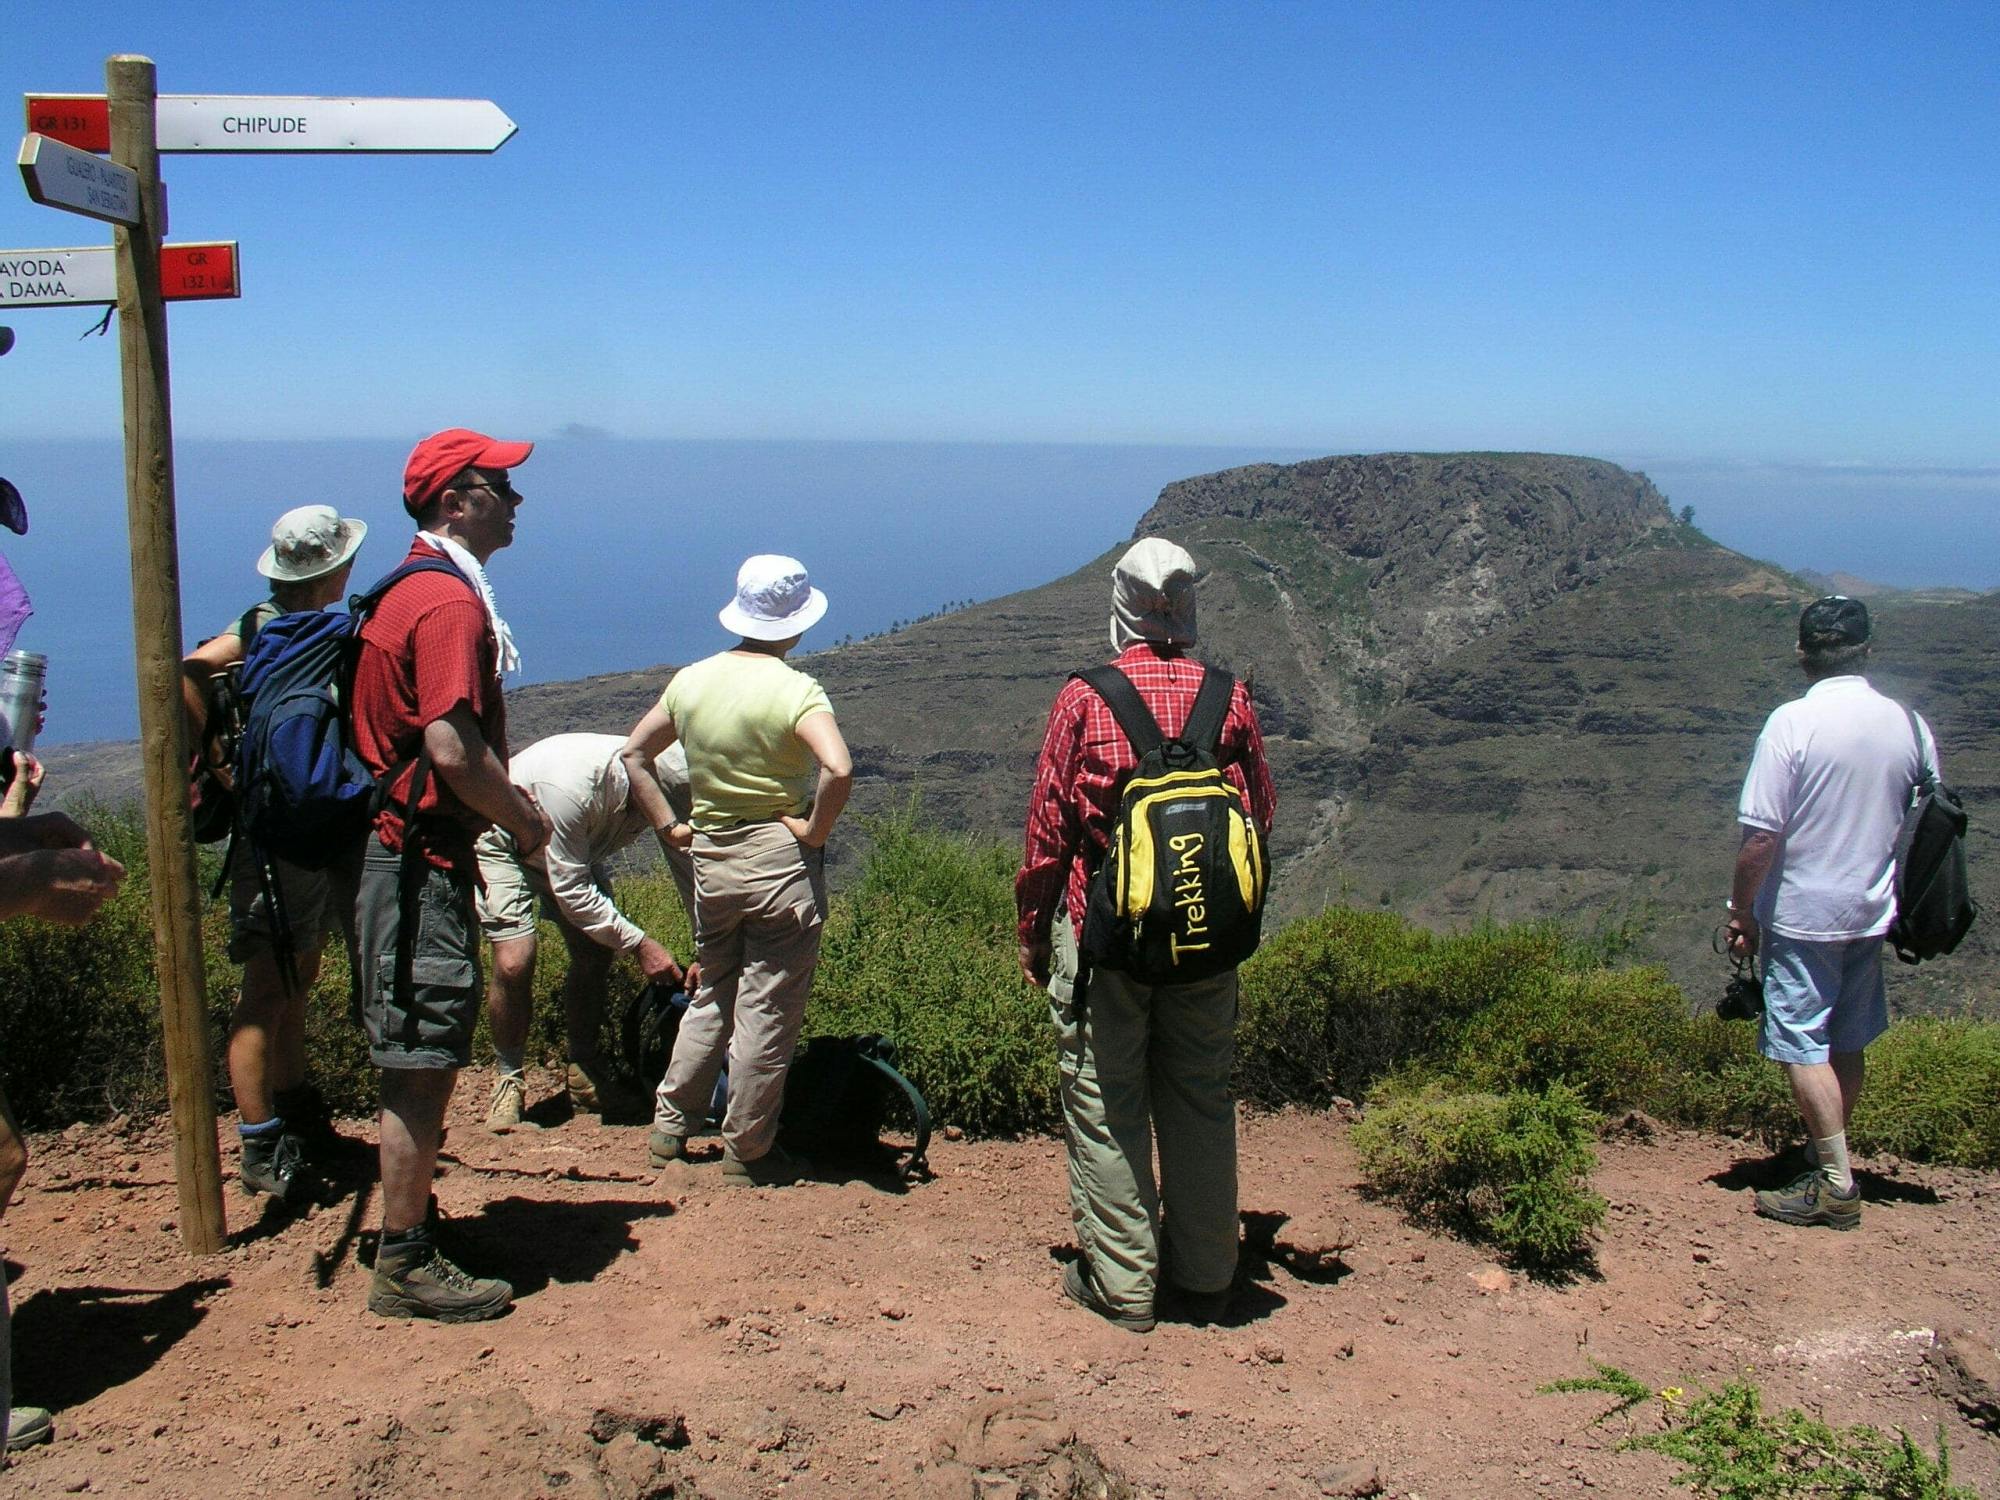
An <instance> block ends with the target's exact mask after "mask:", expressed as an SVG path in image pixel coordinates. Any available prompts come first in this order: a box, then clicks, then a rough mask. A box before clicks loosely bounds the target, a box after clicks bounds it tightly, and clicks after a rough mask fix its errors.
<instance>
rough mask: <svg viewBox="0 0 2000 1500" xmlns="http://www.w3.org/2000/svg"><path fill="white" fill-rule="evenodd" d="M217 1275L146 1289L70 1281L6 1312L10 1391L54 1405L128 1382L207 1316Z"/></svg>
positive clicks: (223, 1281) (218, 1284)
mask: <svg viewBox="0 0 2000 1500" xmlns="http://www.w3.org/2000/svg"><path fill="white" fill-rule="evenodd" d="M229 1285H230V1282H229V1279H228V1278H227V1277H222V1276H211V1277H204V1278H202V1279H201V1280H198V1281H184V1282H182V1283H181V1284H180V1285H179V1286H174V1287H168V1288H166V1289H165V1290H157V1289H154V1288H149V1287H110V1286H72V1287H55V1288H51V1289H50V1290H48V1291H41V1292H36V1293H35V1295H34V1296H32V1297H30V1298H28V1300H27V1301H25V1302H23V1303H22V1304H21V1305H20V1306H19V1307H17V1308H16V1309H14V1394H15V1395H16V1396H17V1397H19V1398H20V1399H21V1400H23V1401H27V1402H32V1403H33V1404H34V1405H36V1406H46V1407H50V1408H52V1409H54V1410H58V1411H60V1410H63V1409H65V1408H67V1407H72V1406H81V1405H82V1404H83V1403H84V1402H86V1401H89V1400H91V1399H92V1398H93V1397H96V1396H99V1395H102V1394H103V1393H104V1392H105V1391H108V1390H110V1389H111V1388H112V1387H113V1386H119V1385H124V1384H126V1383H127V1382H128V1381H132V1380H136V1379H138V1378H139V1377H140V1376H141V1375H143V1374H145V1373H146V1371H147V1370H149V1369H151V1368H152V1367H153V1364H154V1363H155V1362H156V1361H157V1360H158V1359H159V1358H160V1356H161V1355H163V1354H165V1353H166V1352H167V1351H168V1350H169V1349H171V1348H173V1346H174V1345H175V1344H177V1343H179V1342H180V1341H181V1340H182V1339H183V1338H185V1337H186V1336H187V1334H188V1333H189V1331H190V1330H192V1329H193V1328H194V1326H195V1325H196V1324H197V1323H199V1322H200V1321H201V1320H202V1319H203V1318H204V1317H206V1316H207V1313H208V1309H207V1308H206V1307H205V1306H203V1303H204V1302H205V1300H206V1299H207V1298H209V1297H211V1296H213V1295H214V1294H215V1293H217V1292H219V1291H221V1290H222V1289H223V1288H225V1287H227V1286H229Z"/></svg>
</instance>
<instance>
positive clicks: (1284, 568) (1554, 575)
mask: <svg viewBox="0 0 2000 1500" xmlns="http://www.w3.org/2000/svg"><path fill="white" fill-rule="evenodd" d="M1136 534H1138V535H1141V536H1145V535H1166V536H1171V537H1173V538H1174V539H1175V540H1178V541H1181V542H1183V543H1185V544H1187V545H1188V546H1190V547H1191V548H1193V550H1194V553H1195V556H1196V557H1198V558H1200V559H1201V560H1202V562H1203V564H1204V566H1207V567H1210V568H1212V569H1216V570H1218V571H1219V572H1220V573H1223V574H1228V573H1231V572H1239V573H1240V572H1241V571H1242V569H1241V566H1240V564H1241V563H1247V564H1249V565H1250V567H1251V569H1252V570H1253V571H1255V572H1261V573H1262V574H1263V575H1264V578H1263V579H1262V580H1261V581H1260V580H1258V579H1256V578H1254V577H1251V578H1245V579H1244V580H1243V583H1242V585H1241V586H1240V587H1239V588H1238V590H1237V592H1239V593H1240V594H1241V596H1242V597H1241V603H1242V605H1243V606H1245V607H1246V608H1247V610H1248V613H1249V616H1250V619H1249V620H1247V621H1246V620H1226V619H1225V620H1221V621H1219V622H1218V623H1219V624H1221V627H1222V628H1221V629H1220V631H1219V632H1218V633H1217V639H1216V641H1215V644H1216V646H1217V647H1219V648H1221V649H1222V650H1223V652H1224V655H1225V658H1226V659H1231V660H1239V661H1243V662H1245V663H1249V662H1259V663H1260V664H1261V663H1263V662H1268V660H1269V658H1270V655H1271V645H1272V642H1271V639H1270V625H1271V624H1272V623H1275V622H1277V621H1280V620H1282V621H1283V622H1284V624H1285V625H1286V628H1287V630H1288V632H1289V634H1290V635H1291V636H1292V637H1293V641H1292V644H1293V646H1294V647H1295V649H1296V651H1297V652H1298V653H1299V654H1301V655H1302V656H1304V657H1306V658H1314V657H1317V658H1319V659H1320V661H1321V662H1322V663H1324V665H1325V666H1327V667H1331V668H1337V670H1338V673H1339V675H1340V677H1341V678H1342V679H1343V681H1342V682H1341V683H1340V684H1339V685H1337V686H1336V684H1335V682H1334V679H1333V678H1332V677H1331V676H1329V675H1328V674H1327V673H1326V672H1325V671H1318V672H1309V673H1308V674H1307V675H1308V676H1309V677H1310V678H1311V679H1312V680H1311V681H1310V683H1302V684H1301V686H1307V687H1309V688H1310V691H1309V692H1308V693H1307V695H1306V698H1305V699H1304V700H1300V701H1289V700H1288V699H1287V697H1286V694H1285V692H1284V687H1285V685H1284V684H1281V683H1280V682H1278V681H1276V680H1275V679H1273V680H1272V681H1271V687H1272V689H1273V698H1272V707H1273V709H1274V710H1275V711H1276V714H1277V716H1278V717H1279V718H1280V719H1281V721H1282V722H1284V723H1286V724H1287V725H1290V726H1292V727H1294V728H1296V727H1297V726H1299V725H1300V724H1302V723H1303V722H1306V721H1307V720H1309V721H1311V722H1312V723H1313V724H1314V725H1315V730H1314V733H1315V734H1317V735H1319V736H1321V737H1327V738H1332V739H1335V740H1339V739H1342V738H1343V737H1344V736H1347V737H1351V736H1352V734H1353V733H1355V732H1356V731H1357V730H1358V729H1360V728H1361V725H1362V722H1363V721H1365V720H1367V719H1369V718H1372V717H1373V712H1374V711H1379V709H1380V708H1381V707H1382V706H1384V705H1386V704H1387V703H1390V702H1393V701H1394V700H1395V699H1396V698H1398V697H1399V696H1400V695H1401V692H1402V690H1403V687H1404V686H1405V685H1406V684H1407V683H1408V682H1409V681H1410V680H1411V678H1412V676H1413V675H1414V674H1415V673H1417V672H1419V671H1421V670H1423V669H1425V668H1427V667H1429V666H1430V665H1431V664H1433V663H1434V662H1437V661H1439V660H1441V659H1442V658H1444V657H1445V656H1447V655H1449V654H1450V653H1451V652H1453V651H1455V650H1457V649H1459V648H1460V647H1462V646H1464V645H1465V644H1467V643H1468V642H1470V641H1474V640H1477V639H1478V638H1480V637H1481V636H1483V635H1485V634H1487V633H1488V632H1489V631H1492V630H1494V629H1497V628H1498V627H1500V626H1502V625H1504V624H1506V623H1508V622H1510V621H1513V620H1517V619H1519V618H1521V617H1522V616H1523V615H1525V614H1527V613H1529V612H1530V611H1532V610H1535V609H1537V608H1540V607H1541V606H1542V605H1544V604H1546V603H1548V602H1549V601H1550V600H1552V599H1555V598H1557V597H1560V596H1561V595H1563V594H1565V593H1567V592H1569V591H1570V590H1572V589H1576V588H1579V587H1582V586H1584V585H1586V584H1589V583H1592V582H1595V581H1597V580H1598V579H1600V578H1602V577H1603V576H1604V575H1605V573H1606V572H1607V571H1608V570H1609V569H1611V568H1613V567H1615V566H1616V565H1617V563H1618V561H1619V559H1621V558H1624V557H1628V556H1629V555H1630V554H1632V553H1633V552H1634V551H1635V550H1638V549H1650V548H1651V547H1652V546H1654V545H1657V544H1658V543H1659V542H1660V541H1662V540H1667V539H1672V540H1675V541H1681V542H1690V541H1693V540H1694V539H1695V538H1696V537H1697V534H1696V533H1693V532H1691V531H1688V530H1686V529H1685V528H1682V527H1679V526H1677V525H1676V524H1675V521H1674V517H1673V514H1672V512H1671V511H1670V510H1669V508H1668V506H1667V502H1666V499H1665V497H1664V496H1662V495H1661V494H1660V492H1659V491H1658V490H1656V489H1655V488H1654V487H1653V484H1652V481H1650V480H1649V479H1647V478H1646V477H1645V476H1644V475H1642V474H1634V473H1631V472H1629V471H1627V470H1625V469H1621V468H1619V467H1618V466H1617V465H1616V464H1609V463H1605V462H1603V461H1602V460H1600V459H1590V458H1570V457H1565V456H1562V455H1558V454H1545V453H1380V454H1365V455H1350V456H1346V457H1333V458H1319V459H1313V460H1311V461H1309V462H1306V463H1298V464H1283V465H1280V464H1253V465H1249V466H1246V467H1244V468H1240V469H1227V470H1224V471H1223V472H1221V473H1219V474H1205V475H1201V476H1198V477H1196V478H1192V479H1184V480H1181V481H1180V482H1178V483H1176V484H1171V485H1168V486H1167V487H1166V489H1164V490H1162V491H1161V492H1160V497H1159V499H1158V501H1157V502H1156V503H1155V504H1154V506H1153V508H1152V509H1151V510H1149V511H1148V512H1147V513H1146V515H1145V516H1144V518H1142V519H1141V521H1140V522H1139V525H1138V527H1137V531H1136ZM1227 592H1229V585H1228V583H1227V581H1226V580H1225V579H1222V578H1218V579H1216V580H1215V583H1214V584H1213V585H1212V586H1211V587H1210V588H1209V593H1210V594H1212V595H1215V596H1217V603H1218V604H1222V605H1223V611H1222V612H1223V613H1225V614H1226V613H1227V611H1228V609H1229V604H1228V603H1226V602H1225V600H1224V598H1223V596H1224V595H1225V594H1226V593H1227ZM1273 593H1275V598H1272V599H1265V598H1262V597H1260V596H1262V595H1269V594H1273ZM1272 604H1275V606H1276V612H1275V613H1273V612H1272V610H1271V609H1270V608H1269V606H1270V605H1272ZM1207 607H1208V606H1207V605H1206V604H1204V610H1206V609H1207ZM1261 680H1263V679H1260V681H1261ZM1370 705H1372V706H1373V707H1372V710H1371V708H1370ZM1301 715H1304V716H1305V718H1304V719H1302V718H1301Z"/></svg>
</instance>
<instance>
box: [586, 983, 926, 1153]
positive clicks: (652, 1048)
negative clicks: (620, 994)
mask: <svg viewBox="0 0 2000 1500" xmlns="http://www.w3.org/2000/svg"><path fill="white" fill-rule="evenodd" d="M687 1005H688V997H687V995H686V994H685V993H684V992H683V991H681V990H679V989H670V988H669V987H667V986H666V985H663V984H657V983H656V984H648V985H646V986H645V987H643V988H642V989H641V990H640V991H639V992H638V994H636V995H634V996H633V997H632V999H631V1001H630V1002H629V1003H627V1005H626V1007H625V1016H624V1023H623V1025H622V1027H621V1028H620V1036H619V1039H620V1042H621V1043H622V1045H623V1047H624V1050H625V1061H626V1064H627V1066H629V1067H630V1068H632V1070H633V1071H634V1072H635V1073H636V1074H637V1075H638V1077H639V1078H640V1080H641V1081H642V1082H644V1083H646V1084H648V1085H649V1086H650V1085H653V1084H657V1083H658V1082H659V1080H660V1079H661V1078H663V1077H665V1076H666V1072H667V1064H668V1063H669V1062H670V1061H671V1060H672V1058H673V1053H674V1038H675V1037H676V1036H677V1035H679V1033H680V1024H681V1017H682V1016H683V1015H684V1014H686V1012H687ZM898 1105H901V1106H903V1107H904V1108H905V1109H906V1110H907V1112H908V1114H909V1116H910V1120H911V1123H912V1126H913V1128H914V1129H915V1131H916V1142H915V1144H914V1146H913V1147H912V1148H911V1150H910V1154H909V1157H908V1158H907V1159H906V1160H899V1158H900V1157H901V1153H900V1152H898V1151H895V1150H893V1149H891V1148H890V1147H888V1146H885V1145H883V1144H882V1129H883V1127H884V1125H886V1124H887V1123H888V1120H889V1115H890V1112H891V1111H892V1110H894V1109H895V1108H896V1107H897V1106H898ZM708 1107H709V1120H708V1123H710V1124H720V1123H721V1122H722V1116H723V1112H724V1111H725V1110H726V1109H727V1108H728V1107H729V1069H728V1068H727V1066H725V1067H724V1068H723V1070H722V1072H721V1074H720V1075H719V1076H718V1077H717V1078H716V1081H715V1093H714V1095H713V1096H712V1097H711V1098H710V1100H709V1106H708ZM778 1131H779V1139H780V1140H781V1141H782V1142H783V1144H784V1146H785V1149H786V1150H788V1151H796V1152H798V1153H799V1154H800V1155H802V1156H805V1157H807V1158H809V1159H811V1160H815V1161H830V1162H842V1163H848V1164H853V1165H861V1166H867V1167H881V1166H888V1167H890V1168H891V1169H892V1170H893V1171H894V1172H895V1174H896V1176H897V1177H899V1178H901V1179H902V1180H903V1181H905V1182H909V1181H913V1180H915V1179H916V1178H917V1177H918V1176H920V1175H921V1174H923V1173H925V1172H928V1171H929V1170H930V1163H929V1161H928V1160H926V1153H927V1152H928V1151H929V1149H930V1142H931V1112H930V1108H929V1106H927V1105H926V1104H925V1103H924V1096H923V1095H922V1094H921V1093H919V1092H918V1090H917V1086H916V1085H915V1084H913V1083H911V1082H910V1080H909V1079H908V1078H906V1077H904V1076H903V1074H902V1072H901V1070H899V1069H898V1068H897V1067H896V1044H895V1043H894V1042H892V1041H890V1040H889V1038H887V1037H885V1036H879V1035H868V1036H815V1037H808V1038H806V1040H804V1041H803V1042H801V1043H799V1048H798V1051H797V1052H796V1053H794V1054H793V1056H792V1066H791V1069H790V1071H789V1072H787V1074H786V1075H785V1106H784V1113H783V1115H782V1116H781V1117H780V1120H779V1126H778Z"/></svg>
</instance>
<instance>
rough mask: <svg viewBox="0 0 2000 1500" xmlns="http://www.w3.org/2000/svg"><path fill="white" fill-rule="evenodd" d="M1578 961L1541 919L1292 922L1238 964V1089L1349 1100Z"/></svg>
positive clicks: (1310, 1099) (1383, 915)
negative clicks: (1448, 928)
mask: <svg viewBox="0 0 2000 1500" xmlns="http://www.w3.org/2000/svg"><path fill="white" fill-rule="evenodd" d="M1586 961H1587V960H1586V958H1585V956H1584V953H1583V951H1582V950H1580V949H1579V948H1578V947H1577V946H1576V945H1575V944H1573V943H1571V942H1570V941H1569V940H1568V939H1567V938H1565V937H1564V936H1563V934H1562V933H1561V932H1560V931H1559V930H1558V929H1557V928H1555V927H1553V926H1550V925H1547V924H1541V923H1531V924H1527V925H1523V926H1517V927H1500V926H1496V925H1493V924H1490V923H1482V924H1481V925H1480V926H1478V927H1475V928H1473V929H1472V930H1471V931H1470V932H1466V933H1460V934H1453V935H1449V936H1442V935H1438V934H1435V933H1431V932H1426V931H1425V930H1424V929H1422V928H1420V927H1416V926H1413V925H1412V924H1410V923H1409V922H1406V921H1405V920H1403V919H1402V918H1401V917H1398V916H1395V915H1392V914H1391V913H1388V912H1378V911H1357V910H1351V909H1341V908H1335V909H1331V910H1328V911H1325V912H1322V913H1320V914H1319V915H1318V916H1314V917H1306V918H1302V919H1301V920H1299V921H1296V922H1293V923H1292V924H1291V925H1290V926H1288V927H1286V928H1285V929H1284V930H1282V931H1281V932H1278V933H1276V934H1275V935H1273V936H1272V937H1270V938H1268V939H1267V940H1266V941H1265V943H1264V946H1263V947H1262V948H1261V949H1260V950H1259V951H1258V952H1257V954H1256V955H1255V956H1254V957H1253V958H1251V960H1250V961H1249V962H1248V963H1247V964H1245V965H1244V966H1243V971H1242V975H1243V983H1242V1012H1241V1018H1240V1020H1239V1022H1238V1024H1237V1032H1236V1061H1237V1087H1238V1090H1239V1092H1241V1094H1242V1095H1243V1097H1244V1098H1246V1099H1249V1100H1252V1101H1253V1102H1256V1103H1259V1104H1266V1105H1272V1106H1276V1105H1281V1104H1293V1103H1295V1104H1307V1105H1312V1106H1314V1107H1321V1108H1323V1107H1324V1106H1325V1105H1326V1104H1327V1103H1328V1102H1329V1101H1330V1100H1332V1099H1333V1098H1334V1097H1335V1096H1336V1095H1344V1096H1347V1097H1349V1098H1358V1097H1359V1096H1360V1095H1361V1094H1363V1093H1365V1092H1366V1091H1367V1089H1368V1087H1369V1085H1371V1084H1372V1083H1374V1082H1375V1080H1377V1079H1378V1078H1381V1077H1382V1076H1383V1075H1384V1074H1386V1073H1388V1072H1389V1071H1390V1070H1391V1069H1392V1068H1395V1067H1396V1066H1398V1065H1399V1064H1406V1063H1409V1062H1411V1061H1422V1060H1428V1059H1430V1058H1432V1057H1434V1056H1435V1055H1436V1054H1437V1053H1438V1052H1439V1051H1440V1050H1441V1049H1443V1048H1444V1047H1446V1046H1447V1045H1448V1044H1449V1043H1450V1041H1451V1040H1452V1038H1453V1037H1455V1036H1456V1035H1457V1033H1458V1031H1459V1030H1460V1029H1461V1028H1462V1027H1463V1026H1464V1025H1465V1024H1466V1023H1467V1022H1468V1021H1469V1020H1470V1019H1471V1018H1472V1017H1473V1016H1475V1015H1477V1014H1478V1013H1479V1012H1480V1011H1481V1010H1483V1009H1485V1008H1486V1007H1488V1006H1490V1005H1493V1004H1495V1003H1496V1002H1498V1001H1501V1000H1504V999H1506V998H1507V997H1509V996H1511V995H1513V994H1515V993H1516V992H1517V991H1519V990H1520V989H1522V988H1523V987H1533V986H1536V985H1539V984H1543V983H1546V982H1547V980H1548V977H1549V976H1550V975H1552V974H1556V973H1561V972H1565V971H1566V970H1568V969H1570V968H1572V967H1574V966H1576V965H1579V964H1581V963H1584V962H1586Z"/></svg>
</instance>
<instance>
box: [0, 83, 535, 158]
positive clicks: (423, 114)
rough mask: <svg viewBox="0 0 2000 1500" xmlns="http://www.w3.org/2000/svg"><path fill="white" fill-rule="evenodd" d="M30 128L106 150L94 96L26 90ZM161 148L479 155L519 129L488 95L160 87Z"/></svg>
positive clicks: (106, 135)
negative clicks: (364, 95) (168, 90)
mask: <svg viewBox="0 0 2000 1500" xmlns="http://www.w3.org/2000/svg"><path fill="white" fill-rule="evenodd" d="M25 97H26V100H27V112H28V128H29V129H30V130H34V131H39V132H41V133H42V134H43V135H47V136H51V137H53V138H54V139H56V140H59V141H63V142H65V143H67V144H69V145H71V146H75V147H77V148H78V149H79V150H83V151H108V150H110V149H111V121H110V114H109V110H108V107H107V105H106V103H105V98H104V95H102V94H29V95H27V96H25ZM155 119H156V121H157V126H158V131H159V141H160V150H161V151H163V152H167V151H223V152H250V151H285V152H322V151H335V152H346V151H402V152H454V151H461V152H486V151H497V150H499V149H500V147H501V146H503V145H505V144H506V142H507V140H508V138H509V137H511V136H512V135H513V134H514V131H515V129H516V128H517V127H516V126H515V124H514V122H513V121H512V120H510V119H508V118H507V116H506V114H505V113H503V112H502V110H501V108H500V106H499V105H497V104H495V103H494V102H493V101H492V100H491V99H343V98H326V97H318V96H297V95H283V94H162V95H160V98H159V103H158V104H157V105H156V106H155Z"/></svg>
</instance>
